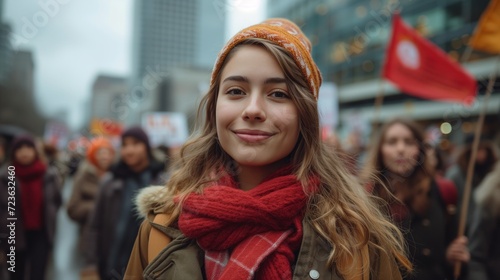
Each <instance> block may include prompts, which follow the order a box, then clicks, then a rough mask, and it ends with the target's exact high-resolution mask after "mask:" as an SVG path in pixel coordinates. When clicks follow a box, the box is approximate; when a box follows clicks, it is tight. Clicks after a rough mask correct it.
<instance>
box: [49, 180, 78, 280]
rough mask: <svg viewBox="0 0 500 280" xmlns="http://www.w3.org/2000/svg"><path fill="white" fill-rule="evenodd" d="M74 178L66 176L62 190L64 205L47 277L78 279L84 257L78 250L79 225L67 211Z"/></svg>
mask: <svg viewBox="0 0 500 280" xmlns="http://www.w3.org/2000/svg"><path fill="white" fill-rule="evenodd" d="M72 187H73V178H66V180H65V184H64V189H63V190H62V195H63V205H62V206H61V208H60V209H59V213H58V214H57V232H56V243H55V245H54V251H53V252H54V253H53V258H52V260H51V263H50V266H49V269H48V270H49V271H48V275H47V276H48V277H47V279H54V280H77V279H79V271H80V267H81V264H82V259H81V256H80V254H79V253H78V251H77V249H78V248H77V247H78V234H79V233H78V225H77V224H76V223H75V222H73V221H72V220H71V219H70V218H69V217H68V214H67V212H66V203H67V201H68V200H69V197H70V195H71V189H72Z"/></svg>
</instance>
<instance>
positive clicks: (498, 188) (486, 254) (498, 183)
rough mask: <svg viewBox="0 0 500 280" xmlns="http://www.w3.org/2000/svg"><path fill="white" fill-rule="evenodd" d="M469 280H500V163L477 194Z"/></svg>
mask: <svg viewBox="0 0 500 280" xmlns="http://www.w3.org/2000/svg"><path fill="white" fill-rule="evenodd" d="M474 201H475V203H476V208H475V209H474V213H473V214H472V217H471V222H470V228H469V240H470V241H469V250H470V254H471V261H470V265H469V274H468V278H467V280H495V279H500V161H497V163H496V165H495V167H494V168H493V170H492V171H491V172H490V173H488V175H487V176H486V177H485V178H484V180H483V181H482V182H481V183H480V184H479V186H478V187H477V188H476V190H474Z"/></svg>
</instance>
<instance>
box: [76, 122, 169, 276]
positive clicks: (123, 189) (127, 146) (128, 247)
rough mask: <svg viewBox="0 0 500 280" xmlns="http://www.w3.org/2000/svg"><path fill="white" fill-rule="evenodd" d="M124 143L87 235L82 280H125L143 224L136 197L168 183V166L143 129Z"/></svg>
mask: <svg viewBox="0 0 500 280" xmlns="http://www.w3.org/2000/svg"><path fill="white" fill-rule="evenodd" d="M121 141H122V143H121V148H120V159H119V161H118V163H117V164H116V165H114V166H112V168H111V170H110V172H108V173H107V174H106V175H105V177H104V178H103V181H102V183H101V185H100V192H99V195H98V198H97V203H96V206H95V208H94V210H93V213H92V215H91V219H90V220H89V225H88V227H87V232H86V233H84V235H85V236H84V239H85V240H84V242H85V243H86V248H85V249H86V250H85V252H84V258H85V263H86V267H85V268H84V270H83V271H82V276H89V275H96V274H98V275H99V277H100V279H101V280H104V279H115V278H120V279H121V278H122V275H123V273H124V270H125V268H126V266H127V262H128V258H129V256H130V252H131V251H132V247H133V245H134V240H135V237H136V235H137V232H138V230H139V226H140V223H141V221H139V220H138V219H137V216H136V214H135V212H134V205H133V201H132V200H133V197H134V196H135V194H136V193H137V192H138V191H139V190H140V189H142V188H144V187H146V186H149V185H152V184H163V183H165V182H164V177H163V175H164V171H165V166H164V164H162V163H160V162H158V161H156V160H155V158H154V157H153V155H152V151H151V147H150V144H149V138H148V136H147V134H146V133H145V132H144V130H143V129H142V128H140V127H131V128H129V129H127V130H125V131H124V132H123V134H122V135H121ZM113 277H114V278H113Z"/></svg>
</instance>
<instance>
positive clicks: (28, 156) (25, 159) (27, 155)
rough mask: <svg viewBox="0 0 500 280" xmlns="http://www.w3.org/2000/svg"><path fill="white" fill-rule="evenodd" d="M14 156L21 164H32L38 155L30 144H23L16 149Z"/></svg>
mask: <svg viewBox="0 0 500 280" xmlns="http://www.w3.org/2000/svg"><path fill="white" fill-rule="evenodd" d="M14 157H15V159H16V161H17V162H18V163H19V164H22V165H30V164H31V163H33V161H34V160H35V157H36V151H35V148H33V147H31V146H28V145H22V146H21V147H20V148H19V149H17V150H16V152H15V155H14Z"/></svg>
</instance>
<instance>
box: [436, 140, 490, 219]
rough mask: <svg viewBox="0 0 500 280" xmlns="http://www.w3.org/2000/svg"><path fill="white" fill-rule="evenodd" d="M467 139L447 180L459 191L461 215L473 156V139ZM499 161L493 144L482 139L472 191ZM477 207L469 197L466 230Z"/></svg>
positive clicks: (447, 174) (473, 176)
mask: <svg viewBox="0 0 500 280" xmlns="http://www.w3.org/2000/svg"><path fill="white" fill-rule="evenodd" d="M469 138H470V139H466V143H467V144H466V146H465V147H464V148H463V150H462V151H461V153H460V155H459V156H458V159H457V163H456V164H454V165H453V166H451V167H450V168H449V169H448V170H447V172H446V175H445V176H446V178H448V179H450V180H452V181H453V182H454V183H455V186H457V190H458V204H457V211H458V213H460V209H461V208H462V198H463V196H464V190H465V181H466V175H467V168H468V165H469V159H470V158H471V155H472V139H471V138H472V137H469ZM496 160H497V154H496V151H495V149H494V146H493V143H491V142H490V141H487V140H484V139H482V140H481V142H480V143H479V147H478V150H477V156H476V162H475V163H474V173H473V175H472V190H473V191H474V190H475V189H476V187H477V186H478V185H479V184H480V183H481V181H483V179H484V178H485V177H486V174H488V173H490V172H491V170H493V167H494V165H495V162H496ZM475 207H476V202H475V200H474V199H472V196H470V197H469V206H468V208H467V217H468V218H467V223H466V228H469V226H470V222H471V221H472V218H471V217H472V215H473V213H474V209H475Z"/></svg>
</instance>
